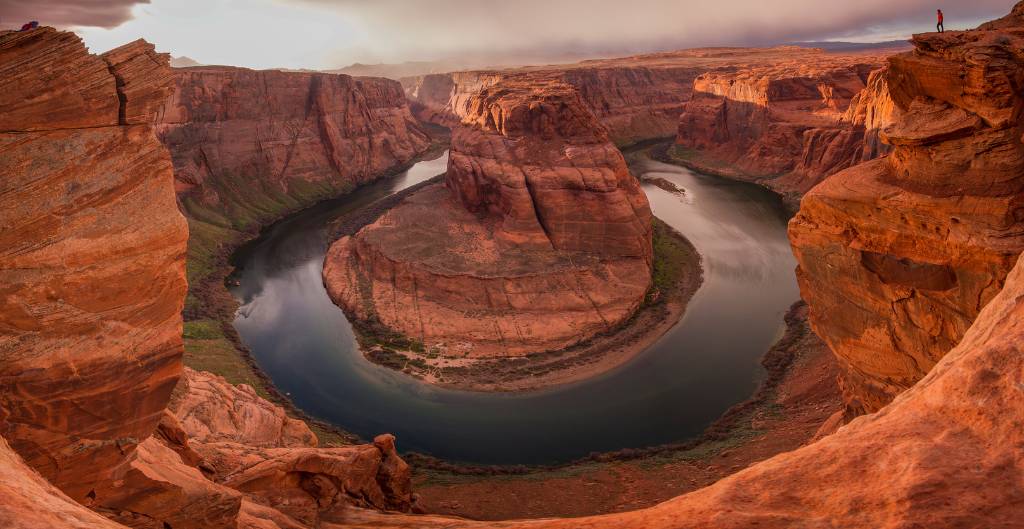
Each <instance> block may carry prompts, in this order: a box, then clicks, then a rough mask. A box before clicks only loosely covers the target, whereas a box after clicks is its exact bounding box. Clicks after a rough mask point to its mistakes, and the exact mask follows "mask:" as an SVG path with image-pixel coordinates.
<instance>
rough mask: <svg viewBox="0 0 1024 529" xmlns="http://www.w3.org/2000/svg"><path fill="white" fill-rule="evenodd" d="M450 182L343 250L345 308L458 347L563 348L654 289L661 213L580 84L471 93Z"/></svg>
mask: <svg viewBox="0 0 1024 529" xmlns="http://www.w3.org/2000/svg"><path fill="white" fill-rule="evenodd" d="M467 107H468V108H469V112H468V113H467V115H466V116H465V117H464V118H463V119H462V122H461V124H460V125H459V126H458V127H456V129H455V131H454V133H453V136H452V146H451V154H450V158H449V165H448V172H447V175H446V181H445V185H444V186H441V185H435V186H432V187H428V188H426V189H424V190H422V191H420V192H418V193H416V194H415V195H413V196H412V197H410V198H408V199H406V200H405V201H404V202H403V203H402V204H401V205H400V206H398V207H396V208H395V209H393V210H391V211H389V212H388V213H386V214H385V215H384V216H383V217H381V218H380V219H379V220H378V221H377V222H375V223H374V224H372V225H370V226H368V227H366V228H364V229H363V230H361V231H360V232H359V233H358V234H356V235H355V236H353V237H345V238H343V239H341V240H339V241H338V242H336V243H335V244H334V245H333V246H332V247H331V249H330V251H329V253H328V256H327V259H326V264H325V268H324V278H325V282H326V284H327V287H328V291H329V293H330V295H331V297H332V299H334V300H335V302H336V303H338V304H339V305H341V306H342V307H343V308H345V309H346V311H348V312H349V313H351V314H354V315H355V316H356V317H357V318H358V319H360V320H364V321H374V322H379V323H382V324H383V325H384V326H386V327H387V328H389V329H392V330H397V331H399V332H401V333H402V334H404V335H406V336H408V337H410V338H413V339H415V340H419V341H420V342H421V343H422V344H423V345H424V346H426V347H433V348H437V349H439V350H440V351H441V352H442V353H443V354H448V355H457V356H472V357H484V356H517V355H523V354H528V353H531V352H540V351H545V350H553V349H561V348H565V347H568V346H571V345H573V344H575V343H578V342H580V341H582V340H585V339H587V338H589V337H591V336H593V335H594V334H596V333H598V332H602V331H607V330H609V329H611V328H613V327H614V326H615V325H617V324H618V323H620V322H622V321H623V320H625V319H626V318H628V317H629V316H630V315H631V314H632V313H633V312H634V311H635V310H636V309H637V308H638V307H639V305H640V303H641V301H642V300H643V298H644V295H645V294H646V292H647V289H648V288H649V286H650V266H651V212H650V207H649V206H648V204H647V200H646V197H645V196H644V194H643V192H642V191H641V190H640V188H639V185H638V184H637V182H636V180H635V179H634V178H633V177H632V175H630V173H629V170H628V168H627V167H626V163H625V160H624V159H623V158H622V155H621V154H620V153H619V151H618V149H616V148H615V146H614V145H613V144H612V143H611V142H610V141H609V138H608V135H607V132H606V130H605V129H604V127H602V126H601V125H600V124H599V123H598V121H597V120H596V119H595V117H594V116H593V114H591V113H590V112H589V111H588V110H587V108H586V107H585V105H584V104H583V102H582V101H581V99H580V97H579V96H578V94H577V92H576V91H575V90H574V89H573V88H572V87H570V86H567V85H565V84H562V83H558V82H551V83H548V84H537V83H535V82H530V83H520V82H516V81H509V80H504V81H501V82H499V83H497V84H494V85H491V86H488V87H485V88H482V89H481V90H480V91H479V92H478V93H477V94H476V95H475V96H473V97H471V98H470V100H469V102H468V104H467Z"/></svg>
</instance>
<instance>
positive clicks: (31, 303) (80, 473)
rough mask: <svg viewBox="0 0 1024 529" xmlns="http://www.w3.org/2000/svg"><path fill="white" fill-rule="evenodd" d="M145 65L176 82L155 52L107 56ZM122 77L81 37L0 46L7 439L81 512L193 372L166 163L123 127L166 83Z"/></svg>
mask: <svg viewBox="0 0 1024 529" xmlns="http://www.w3.org/2000/svg"><path fill="white" fill-rule="evenodd" d="M135 54H142V55H146V56H147V57H148V59H149V60H157V61H161V60H162V61H163V65H162V68H163V69H164V70H167V69H168V67H167V64H166V56H161V55H154V54H152V47H151V46H148V45H145V44H139V43H135V44H131V45H128V47H126V48H123V49H118V50H114V51H112V52H110V54H108V56H116V57H118V60H119V61H120V63H124V62H132V61H134V59H133V58H132V57H133V56H135ZM117 69H118V67H117V66H111V67H110V69H108V65H107V62H105V58H104V57H98V56H95V55H90V54H89V53H88V52H87V51H86V48H85V46H84V45H83V44H82V42H81V41H80V40H79V39H78V37H76V36H75V35H74V34H72V33H63V32H57V31H55V30H53V29H52V28H40V29H37V30H34V31H28V32H21V33H12V34H8V35H5V36H3V37H2V39H0V78H2V79H3V89H2V90H0V93H2V94H3V96H0V97H4V98H7V100H6V101H4V102H3V103H0V104H2V105H3V107H4V112H3V113H2V114H3V115H2V117H0V159H2V160H3V163H2V164H0V200H2V204H3V205H2V207H0V226H3V229H2V231H0V248H2V250H0V262H3V265H4V266H3V268H2V270H0V285H2V286H0V292H2V295H0V435H2V436H3V437H4V438H6V439H7V441H8V442H9V443H10V445H11V447H12V448H14V449H15V450H16V451H17V452H18V453H19V454H21V456H22V458H24V460H25V462H26V463H28V465H29V466H31V467H33V468H35V469H36V470H38V471H39V472H40V473H41V474H42V475H43V476H44V477H46V478H47V479H48V480H50V482H51V483H53V484H54V485H56V486H57V487H59V488H60V489H62V490H63V491H64V492H65V493H67V494H68V495H69V496H70V497H71V498H72V499H74V500H76V501H83V500H85V498H86V495H87V494H89V493H90V491H91V490H93V489H94V488H96V487H97V486H98V483H99V482H102V481H105V480H107V479H109V478H110V475H111V472H113V469H115V468H116V467H117V466H118V465H119V464H120V463H121V462H123V461H125V460H126V459H127V458H130V457H131V455H132V452H133V450H134V449H135V446H136V445H137V444H138V443H139V442H140V441H141V440H142V439H145V438H146V437H148V436H149V434H150V432H152V431H153V429H154V428H155V427H156V425H157V423H158V422H159V420H160V416H161V414H162V412H163V409H164V407H165V406H166V404H167V401H168V399H169V398H170V394H171V390H172V389H173V388H174V385H175V383H176V382H177V378H178V375H179V374H180V371H181V354H182V352H181V347H182V339H181V332H182V324H181V315H180V313H181V308H182V300H183V296H184V294H185V276H184V267H185V255H184V245H185V241H186V238H187V237H188V232H187V228H186V225H185V220H184V218H182V216H181V214H180V213H178V211H177V208H176V207H175V202H174V189H173V186H172V180H171V174H172V173H171V171H172V168H171V163H170V159H169V157H168V156H167V152H166V150H165V149H164V148H163V146H162V145H161V144H160V142H159V141H157V139H156V137H155V136H154V134H153V128H152V126H150V125H145V124H131V125H127V124H126V125H118V123H119V119H118V116H119V114H121V113H126V114H130V115H132V116H135V118H137V121H138V122H140V123H141V122H142V121H146V119H144V118H143V117H142V116H141V114H140V113H141V112H143V111H144V109H146V108H151V107H147V106H146V104H145V103H139V104H135V102H134V101H131V100H130V99H129V98H130V96H131V95H133V94H138V95H141V96H142V97H143V98H144V100H151V99H153V98H156V97H159V96H161V94H162V96H166V95H167V94H168V93H169V91H170V84H169V83H168V82H166V80H168V77H167V76H160V75H157V76H154V77H153V78H152V79H146V78H145V76H146V75H149V74H150V73H152V72H151V70H145V69H125V70H122V76H121V79H122V80H123V82H121V81H119V80H118V79H116V78H115V76H114V75H113V74H112V73H111V70H117ZM160 79H164V81H161V80H160ZM121 85H126V86H127V85H130V86H133V87H139V88H138V89H137V90H133V91H132V92H131V94H126V93H125V92H122V91H119V88H118V87H119V86H121ZM123 108H129V109H133V110H132V112H122V109H123ZM53 116H63V117H57V118H54V117H53ZM133 119H134V118H133Z"/></svg>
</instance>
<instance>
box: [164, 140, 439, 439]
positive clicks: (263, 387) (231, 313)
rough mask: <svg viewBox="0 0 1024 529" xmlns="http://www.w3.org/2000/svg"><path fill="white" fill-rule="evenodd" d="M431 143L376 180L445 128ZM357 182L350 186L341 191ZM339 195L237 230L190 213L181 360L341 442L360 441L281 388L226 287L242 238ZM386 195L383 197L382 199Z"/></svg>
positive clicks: (434, 152)
mask: <svg viewBox="0 0 1024 529" xmlns="http://www.w3.org/2000/svg"><path fill="white" fill-rule="evenodd" d="M430 132H431V136H432V138H433V140H434V141H433V143H432V144H431V146H430V147H429V148H428V149H427V150H426V151H424V152H423V153H422V154H420V155H419V156H417V157H416V158H414V159H413V160H410V161H409V162H408V163H406V164H403V165H402V166H400V167H396V168H394V169H392V170H391V171H388V172H387V173H386V174H383V175H381V176H380V177H379V178H378V179H377V180H376V181H380V180H386V179H388V178H392V177H394V176H396V175H398V174H400V173H402V172H403V171H405V170H407V169H408V168H410V167H412V166H413V165H415V164H416V163H417V162H419V161H422V160H429V159H432V158H436V157H438V156H440V155H441V154H442V153H443V152H444V151H445V150H446V149H447V147H448V135H447V130H446V129H443V130H442V129H441V128H439V127H431V128H430ZM355 189H357V188H352V189H348V190H347V191H346V192H345V193H343V194H342V195H340V196H341V197H343V196H346V195H348V194H350V193H351V192H353V191H355ZM338 198H340V197H339V196H326V195H323V196H321V195H315V196H310V197H308V199H307V200H305V201H303V202H302V203H300V204H293V205H291V206H281V207H279V208H276V209H273V210H268V211H267V214H266V217H264V218H263V219H261V220H262V221H261V222H259V223H254V224H252V225H251V226H249V227H247V228H246V229H242V230H236V229H229V228H224V227H216V226H211V225H209V224H207V223H204V222H200V221H197V220H195V219H192V218H189V244H188V253H187V256H186V263H187V267H188V277H189V291H188V297H187V301H186V305H185V310H184V311H183V316H184V319H185V324H184V332H183V338H184V345H185V354H184V363H185V365H186V366H188V367H191V368H192V369H195V370H198V371H208V372H211V373H214V374H216V375H220V376H223V377H224V378H225V379H226V380H227V381H228V382H230V383H232V384H248V385H250V386H252V387H253V388H254V389H255V390H256V393H257V394H259V395H260V396H261V397H263V398H265V399H267V400H270V401H271V402H274V403H275V404H278V405H280V406H282V407H284V408H285V410H286V411H287V413H288V414H289V415H290V416H292V417H295V418H299V419H302V420H304V421H306V423H308V424H309V426H310V428H311V429H312V430H313V431H314V433H316V435H317V437H318V439H319V441H320V445H321V446H343V445H348V444H353V443H356V442H359V441H360V439H359V437H358V436H356V435H353V434H351V433H349V432H346V431H344V430H343V429H341V428H339V427H337V426H335V425H333V424H331V423H328V422H326V421H322V420H319V419H316V418H314V417H312V416H310V415H308V414H307V413H305V412H304V411H302V410H301V409H299V408H298V407H297V406H295V405H294V404H293V403H292V401H291V399H290V398H289V397H288V395H285V394H284V393H282V392H281V391H279V390H278V389H277V388H276V387H275V385H274V383H273V381H272V380H271V379H270V377H269V376H268V375H267V374H266V373H265V372H264V371H263V370H262V369H261V368H260V366H259V365H258V363H257V362H256V360H255V359H254V358H253V357H252V354H251V353H250V351H249V349H248V348H247V347H246V346H245V344H243V343H242V339H241V337H240V336H239V334H238V332H237V331H236V329H235V327H234V325H233V324H232V322H233V321H234V318H235V313H236V311H237V309H238V302H237V300H236V299H235V298H234V296H232V295H231V293H230V292H229V291H228V289H227V288H226V285H228V284H230V283H231V282H232V281H233V278H232V275H233V274H234V272H235V268H234V263H232V261H231V259H232V256H233V255H234V254H235V253H236V252H237V251H238V250H239V249H240V248H242V247H244V246H245V245H246V244H250V243H252V242H253V241H256V240H258V239H259V237H260V235H261V233H263V232H264V231H265V230H267V229H269V228H270V227H271V226H273V225H274V224H275V223H276V222H278V221H280V220H281V219H284V218H286V217H288V216H289V215H292V214H294V213H295V212H297V211H300V210H302V209H305V208H309V207H313V206H315V205H316V204H317V203H320V202H324V201H329V200H336V199H338ZM385 200H386V199H385Z"/></svg>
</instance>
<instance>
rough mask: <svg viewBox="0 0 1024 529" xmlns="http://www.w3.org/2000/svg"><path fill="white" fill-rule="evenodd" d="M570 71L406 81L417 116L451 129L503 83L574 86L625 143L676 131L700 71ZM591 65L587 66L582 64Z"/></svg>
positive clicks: (613, 68)
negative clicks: (480, 95)
mask: <svg viewBox="0 0 1024 529" xmlns="http://www.w3.org/2000/svg"><path fill="white" fill-rule="evenodd" d="M594 63H595V64H594V66H593V67H579V68H571V69H565V70H537V71H521V70H504V71H502V70H498V71H469V72H453V73H444V74H429V75H425V76H421V77H413V78H407V79H403V80H402V82H403V85H404V86H405V89H406V93H407V95H408V96H409V99H410V101H412V108H413V110H414V112H415V113H416V115H417V116H418V117H419V118H420V119H422V120H424V121H430V122H434V123H438V124H441V125H444V126H447V127H455V126H457V125H458V124H459V123H460V122H461V120H462V118H464V117H466V116H467V115H468V114H469V113H471V112H472V109H471V105H472V99H473V98H474V96H475V94H476V93H477V92H479V91H480V90H481V89H482V88H485V87H488V86H491V85H493V84H495V83H497V82H499V81H501V80H508V81H511V82H519V83H531V82H532V83H539V84H544V83H549V82H562V83H565V84H568V85H570V86H573V87H575V88H576V90H577V91H578V93H579V95H580V98H581V100H582V101H583V103H584V104H585V105H586V106H587V108H588V109H589V110H590V111H591V112H592V113H593V114H594V115H595V116H597V118H598V120H599V121H600V122H601V123H602V124H603V125H604V126H605V128H606V129H607V130H608V133H609V137H610V138H611V140H612V141H613V142H615V143H616V144H619V145H625V144H630V143H635V142H638V141H642V140H645V139H651V138H663V137H667V136H671V135H673V134H674V133H675V130H676V124H677V117H678V115H679V111H680V110H681V108H682V103H683V101H685V100H686V99H688V98H689V95H690V92H691V83H692V81H693V79H694V77H696V76H697V74H698V73H699V70H698V69H696V68H693V67H690V66H682V67H671V66H667V67H647V66H642V65H633V66H630V65H622V66H615V65H604V64H603V63H601V62H599V61H594ZM583 64H587V63H581V66H582V65H583Z"/></svg>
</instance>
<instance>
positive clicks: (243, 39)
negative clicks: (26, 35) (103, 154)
mask: <svg viewBox="0 0 1024 529" xmlns="http://www.w3.org/2000/svg"><path fill="white" fill-rule="evenodd" d="M1014 3H1015V1H1014V0H970V1H967V0H941V1H938V2H936V1H934V0H931V1H924V0H150V1H143V2H139V1H134V0H112V1H100V0H78V1H70V0H30V1H28V0H0V28H11V27H17V26H20V25H21V24H22V23H23V22H25V21H28V20H38V21H39V22H40V23H41V24H43V25H52V26H57V27H60V28H62V29H71V30H74V31H76V32H77V33H78V34H79V35H81V36H82V38H83V39H84V40H85V42H86V44H87V45H88V46H89V47H90V49H91V50H92V51H94V52H97V53H100V52H103V51H106V50H108V49H111V48H114V47H116V46H119V45H121V44H124V43H126V42H130V41H132V40H135V39H137V38H145V39H146V40H148V41H150V42H152V43H154V44H155V45H156V47H157V49H158V50H159V51H164V52H169V53H171V54H172V55H174V56H188V57H191V58H192V59H195V60H197V61H199V62H200V63H204V64H228V65H234V66H246V67H250V68H295V69H299V68H308V69H330V68H337V67H341V66H346V65H348V64H351V63H353V62H362V63H377V62H390V63H396V62H403V61H432V60H451V59H467V58H472V59H475V60H482V59H481V58H488V57H495V58H500V57H524V58H527V57H528V58H530V59H533V60H547V61H551V62H555V61H558V60H565V59H569V60H577V59H579V58H583V57H597V56H616V55H628V54H633V53H642V52H648V51H662V50H669V49H679V48H686V47H698V46H744V45H771V44H778V43H784V42H794V41H814V40H848V41H858V42H872V41H881V40H895V39H904V38H907V37H909V36H910V35H911V34H912V33H915V32H925V31H933V30H934V27H935V10H936V8H942V9H943V11H944V12H945V15H946V25H947V29H956V28H959V29H967V28H971V27H975V26H977V25H978V24H979V23H981V22H983V21H985V20H989V19H992V18H998V17H1000V16H1003V15H1005V14H1006V13H1008V12H1009V11H1010V8H1011V7H1012V6H1013V4H1014Z"/></svg>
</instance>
